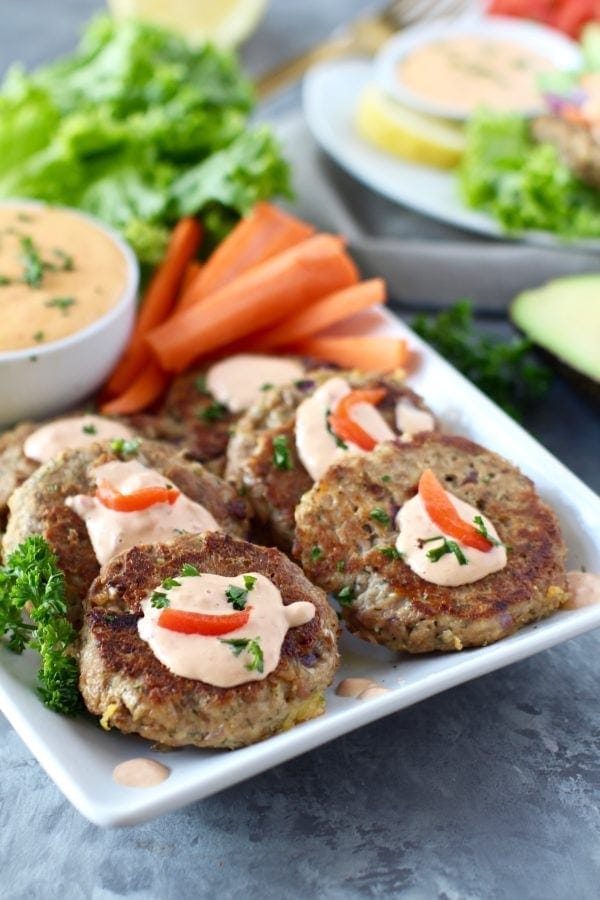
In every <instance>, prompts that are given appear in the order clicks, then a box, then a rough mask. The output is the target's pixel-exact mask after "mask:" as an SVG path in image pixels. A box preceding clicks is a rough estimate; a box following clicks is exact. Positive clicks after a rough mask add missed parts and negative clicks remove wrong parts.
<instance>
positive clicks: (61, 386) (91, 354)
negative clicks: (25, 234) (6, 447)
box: [0, 200, 139, 427]
mask: <svg viewBox="0 0 600 900" xmlns="http://www.w3.org/2000/svg"><path fill="white" fill-rule="evenodd" d="M2 205H6V206H9V205H10V206H15V205H19V206H30V207H39V206H42V205H43V204H40V203H35V202H33V201H26V200H12V201H10V202H8V201H7V203H6V204H2ZM68 212H70V213H72V215H74V216H80V217H81V218H84V219H87V220H88V221H89V222H91V223H92V224H93V225H95V226H96V228H98V229H99V230H100V231H102V232H104V234H105V235H107V236H108V237H109V238H110V239H111V240H112V242H113V243H114V244H116V245H117V247H118V248H119V250H120V252H121V253H122V255H123V257H124V259H125V262H126V266H127V274H126V283H125V288H124V290H123V293H122V294H121V297H120V298H119V300H118V301H117V303H116V304H115V305H114V306H113V307H112V309H110V310H109V312H107V313H106V314H105V315H104V316H102V317H101V318H99V319H96V321H95V322H93V323H92V324H91V325H88V326H87V327H85V328H82V329H80V330H79V331H77V332H75V334H72V335H69V336H68V337H65V338H62V339H61V340H58V341H53V342H50V343H47V344H40V345H39V346H35V347H31V348H30V349H26V350H14V351H2V352H0V427H5V426H7V425H11V424H13V423H15V422H18V421H19V420H21V419H26V418H33V419H37V418H42V417H45V416H49V415H54V414H55V413H58V412H61V411H63V410H66V409H68V408H69V407H70V406H73V405H74V404H76V403H78V402H80V401H81V400H83V399H84V398H86V397H88V396H90V395H91V394H93V393H94V391H96V390H97V389H98V388H99V387H100V385H101V384H102V382H103V381H104V380H105V379H106V377H107V376H108V375H109V373H110V371H111V370H112V369H113V368H114V366H115V364H116V362H117V360H118V359H119V357H120V355H121V353H122V352H123V350H124V349H125V345H126V343H127V340H128V338H129V336H130V334H131V331H132V329H133V322H134V318H135V310H136V299H137V291H138V284H139V266H138V262H137V259H136V257H135V255H134V253H133V251H132V249H131V247H130V246H129V245H128V244H126V243H125V241H124V240H123V239H122V238H121V237H120V236H119V235H118V234H117V233H116V232H115V231H113V230H112V229H111V228H108V227H107V226H106V225H104V224H103V223H102V222H99V221H98V220H97V219H95V218H94V217H93V216H89V215H87V214H85V213H82V212H79V211H78V210H75V209H69V210H68Z"/></svg>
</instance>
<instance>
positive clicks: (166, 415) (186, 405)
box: [153, 366, 239, 475]
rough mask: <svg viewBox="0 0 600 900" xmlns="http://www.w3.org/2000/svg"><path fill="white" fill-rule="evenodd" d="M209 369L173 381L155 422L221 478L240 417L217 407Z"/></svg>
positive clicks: (205, 368) (219, 406)
mask: <svg viewBox="0 0 600 900" xmlns="http://www.w3.org/2000/svg"><path fill="white" fill-rule="evenodd" d="M206 372H207V367H206V366H204V367H202V368H198V369H194V370H192V371H191V372H187V373H185V374H184V375H179V376H178V377H177V378H175V379H173V382H172V384H171V387H170V388H169V390H168V392H167V394H166V396H165V398H164V400H163V401H162V403H161V404H160V406H159V407H158V408H157V409H156V410H155V414H154V416H153V418H154V419H155V420H157V421H158V422H159V423H161V425H160V427H161V428H162V429H163V430H164V432H165V436H166V437H168V438H170V439H175V440H177V441H178V443H181V444H182V446H183V447H185V449H186V451H187V453H188V454H189V455H190V456H191V457H192V458H193V459H196V460H198V462H201V463H202V464H203V465H205V466H206V467H207V468H209V469H210V470H211V471H212V472H215V473H216V474H217V475H221V474H222V473H223V469H224V468H225V453H226V452H227V444H228V443H229V437H230V435H231V431H232V428H233V426H234V424H235V422H237V420H238V419H239V414H236V413H232V412H230V411H229V410H228V409H227V407H225V406H223V405H222V404H221V403H217V402H216V401H215V399H214V397H213V396H212V394H210V393H209V391H208V390H207V388H206Z"/></svg>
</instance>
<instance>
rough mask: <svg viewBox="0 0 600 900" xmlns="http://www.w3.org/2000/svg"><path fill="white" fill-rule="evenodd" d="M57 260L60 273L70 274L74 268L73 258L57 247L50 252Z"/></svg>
mask: <svg viewBox="0 0 600 900" xmlns="http://www.w3.org/2000/svg"><path fill="white" fill-rule="evenodd" d="M52 252H53V254H54V255H55V256H56V258H57V259H58V260H60V264H61V265H60V270H61V272H72V271H73V269H74V268H75V264H74V262H73V257H72V256H71V254H70V253H65V251H64V250H61V249H60V248H59V247H55V248H54V250H53V251H52Z"/></svg>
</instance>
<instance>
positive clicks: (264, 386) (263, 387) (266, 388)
mask: <svg viewBox="0 0 600 900" xmlns="http://www.w3.org/2000/svg"><path fill="white" fill-rule="evenodd" d="M273 387H275V385H274V384H271V382H270V381H265V383H264V384H261V386H260V390H261V391H270V390H271V388H273Z"/></svg>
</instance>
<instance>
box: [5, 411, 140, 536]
mask: <svg viewBox="0 0 600 900" xmlns="http://www.w3.org/2000/svg"><path fill="white" fill-rule="evenodd" d="M137 434H138V429H133V428H130V427H129V425H128V424H127V423H126V422H123V421H119V420H117V419H107V418H105V417H104V416H96V415H93V414H88V413H81V412H73V413H71V414H70V415H68V416H61V417H58V418H53V419H48V420H46V421H44V422H22V423H21V424H20V425H16V426H15V427H14V428H11V429H10V430H9V431H5V432H4V433H3V434H0V534H1V533H2V532H3V531H4V529H5V527H6V520H7V517H8V500H9V497H10V495H11V494H12V492H13V491H14V490H16V488H18V487H19V485H20V484H23V482H24V481H25V480H26V479H27V478H29V476H30V475H31V474H32V473H33V472H35V470H36V469H37V468H38V466H39V465H40V464H41V463H43V462H47V461H48V460H49V459H51V458H52V457H53V456H55V455H56V454H57V453H59V452H60V451H61V450H65V449H67V448H68V447H80V446H86V445H89V444H92V443H95V442H97V441H98V440H105V439H108V438H133V437H135V436H136V435H137Z"/></svg>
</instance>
